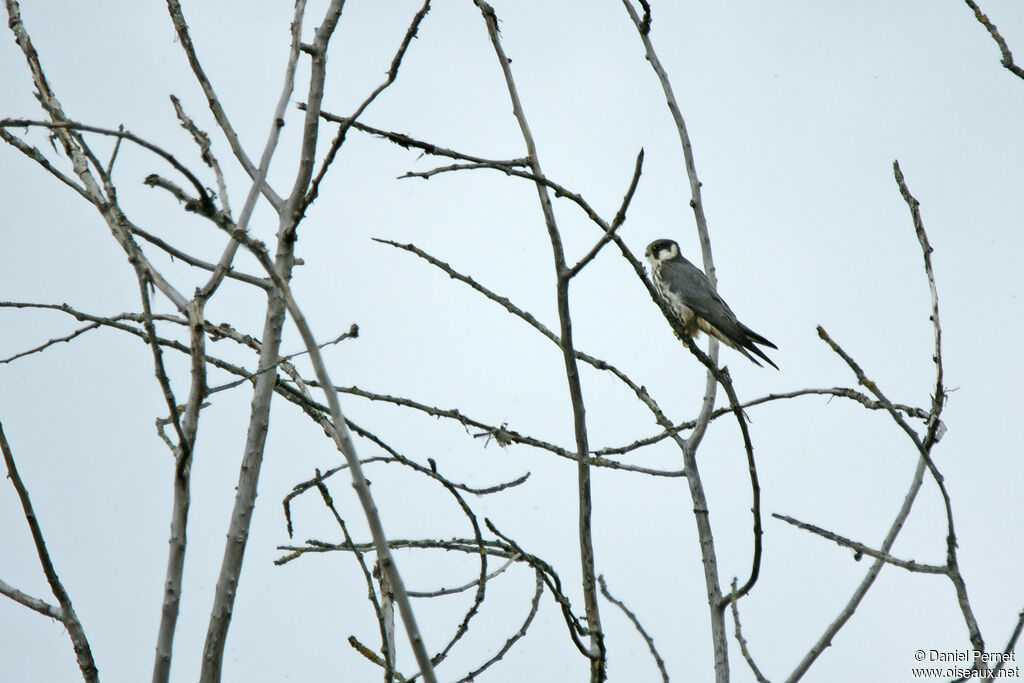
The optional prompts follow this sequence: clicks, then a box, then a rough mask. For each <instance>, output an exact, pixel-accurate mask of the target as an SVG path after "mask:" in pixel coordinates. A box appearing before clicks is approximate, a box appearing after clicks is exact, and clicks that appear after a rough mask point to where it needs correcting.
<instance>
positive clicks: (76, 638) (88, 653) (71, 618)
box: [0, 0, 99, 683]
mask: <svg viewBox="0 0 1024 683" xmlns="http://www.w3.org/2000/svg"><path fill="white" fill-rule="evenodd" d="M12 4H13V5H14V7H15V11H16V10H17V4H16V3H13V2H12V0H8V3H7V7H8V11H11V5H12ZM11 16H12V17H14V16H16V15H15V14H13V13H12V15H11ZM0 451H2V452H3V456H4V464H5V465H6V466H7V478H8V479H10V480H11V484H12V485H13V486H14V490H15V491H17V493H18V500H20V501H21V509H22V511H23V512H24V513H25V521H26V522H28V528H29V531H30V532H31V533H32V542H33V543H34V544H35V546H36V554H37V555H38V556H39V564H40V565H42V567H43V574H44V575H45V576H46V582H47V583H48V584H50V590H51V591H53V597H55V598H57V602H58V603H60V614H59V616H57V617H55V618H59V619H60V620H61V622H63V624H64V626H65V627H66V628H67V630H68V637H69V638H71V644H72V646H73V647H74V648H75V656H76V657H77V658H78V668H79V669H80V670H81V672H82V677H83V678H84V679H85V680H86V681H89V682H90V683H92V682H93V681H95V682H96V683H98V682H99V674H98V672H97V670H96V662H95V661H94V660H93V657H92V649H91V648H90V647H89V640H88V638H86V636H85V630H84V629H83V628H82V623H81V622H80V621H78V615H77V614H75V608H74V607H73V606H72V604H71V597H70V596H69V595H68V592H67V591H66V590H65V589H64V584H62V583H61V581H60V578H58V577H57V570H56V569H55V568H54V566H53V560H51V559H50V551H49V550H47V549H46V540H45V539H44V538H43V530H42V529H41V528H40V526H39V520H38V519H37V518H36V513H35V510H33V509H32V501H31V500H30V499H29V496H28V489H27V488H25V484H24V483H23V482H22V481H21V475H19V474H18V468H17V467H16V466H15V464H14V453H13V452H12V451H11V446H10V444H8V443H7V436H6V435H5V434H4V426H3V424H2V423H0ZM22 595H24V594H22ZM12 597H13V596H12ZM26 597H27V596H26ZM18 602H22V601H21V600H19V601H18ZM40 602H41V601H40ZM22 604H26V603H24V602H22ZM28 606H29V607H32V609H35V610H37V611H41V610H40V609H38V608H39V607H42V605H41V604H40V605H28ZM54 609H56V608H53V607H50V610H54ZM44 614H47V616H54V615H53V614H52V613H47V612H44Z"/></svg>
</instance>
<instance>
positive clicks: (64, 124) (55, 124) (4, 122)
mask: <svg viewBox="0 0 1024 683" xmlns="http://www.w3.org/2000/svg"><path fill="white" fill-rule="evenodd" d="M32 126H34V127H39V128H49V129H51V130H58V129H63V130H74V131H83V132H86V133H96V134H98V135H106V136H108V137H114V138H118V139H123V140H128V141H129V142H134V143H135V144H136V145H138V146H139V147H142V148H143V149H147V150H149V151H150V152H153V153H154V154H156V155H157V156H158V157H160V158H161V159H163V160H164V161H166V162H167V163H169V164H170V165H171V166H173V167H174V170H176V171H178V172H179V173H181V174H182V175H183V176H185V178H187V179H188V182H189V183H190V184H191V185H192V187H194V188H195V189H196V193H197V194H198V195H199V202H200V203H202V204H203V205H208V204H209V205H212V200H211V199H210V195H209V194H208V193H207V191H206V187H205V186H204V185H203V183H202V181H200V180H199V178H197V177H196V176H195V175H194V174H193V173H192V171H190V170H188V168H186V167H185V166H184V165H183V164H182V163H181V162H179V161H178V160H177V159H176V158H175V157H174V155H173V154H171V153H170V152H168V151H166V150H164V149H162V148H160V147H159V146H157V145H155V144H153V143H152V142H149V141H147V140H144V139H142V138H140V137H139V136H138V135H135V134H134V133H131V132H129V131H126V130H111V129H110V128H100V127H99V126H90V125H88V124H85V123H78V122H77V121H70V120H65V121H33V120H31V119H0V128H27V127H32ZM99 168H100V170H103V167H102V166H100V167H99ZM90 201H91V198H90Z"/></svg>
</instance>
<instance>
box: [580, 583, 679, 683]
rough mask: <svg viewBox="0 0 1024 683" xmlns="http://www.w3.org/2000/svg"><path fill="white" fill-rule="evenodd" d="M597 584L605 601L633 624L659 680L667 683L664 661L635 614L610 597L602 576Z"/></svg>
mask: <svg viewBox="0 0 1024 683" xmlns="http://www.w3.org/2000/svg"><path fill="white" fill-rule="evenodd" d="M597 582H598V584H600V586H601V594H602V595H604V597H605V599H607V600H608V602H610V603H612V604H613V605H615V606H616V607H618V608H619V609H621V610H622V613H623V614H625V615H626V617H627V618H628V619H629V620H630V621H631V622H633V626H634V628H636V630H637V633H639V634H640V637H642V638H643V639H644V641H645V642H646V643H647V647H648V649H650V651H651V657H653V658H654V663H655V664H656V665H657V666H658V671H660V672H661V680H663V681H665V683H668V671H666V670H665V660H663V659H662V658H661V655H659V654H658V650H657V648H655V647H654V638H652V637H651V636H650V634H648V633H647V630H646V629H644V627H643V625H642V624H641V623H640V619H638V618H637V616H636V614H634V613H633V611H632V610H631V609H629V608H628V607H626V603H624V602H622V601H621V600H619V599H617V598H615V597H614V596H612V594H611V593H609V592H608V584H607V583H605V581H604V574H602V575H600V576H598V577H597Z"/></svg>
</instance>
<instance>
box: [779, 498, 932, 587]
mask: <svg viewBox="0 0 1024 683" xmlns="http://www.w3.org/2000/svg"><path fill="white" fill-rule="evenodd" d="M772 517H774V518H775V519H781V520H782V521H783V522H786V523H787V524H792V525H793V526H795V527H797V528H798V529H803V530H804V531H809V532H811V533H812V534H816V535H818V536H821V537H822V538H827V539H828V540H830V541H832V542H833V543H835V544H836V545H839V546H842V547H844V548H849V549H851V550H853V551H854V552H855V554H854V556H853V558H854V559H855V560H860V558H861V556H863V555H868V556H870V557H874V558H875V559H878V560H882V561H883V562H886V563H887V564H891V565H892V566H894V567H900V568H902V569H906V570H907V571H908V572H917V573H919V574H945V573H946V567H943V566H940V565H935V564H921V563H920V562H915V561H914V560H901V559H899V558H897V557H893V556H892V555H890V554H889V553H887V552H881V551H879V550H875V549H874V548H872V547H870V546H867V545H864V544H863V543H858V542H857V541H852V540H850V539H848V538H846V537H845V536H840V535H839V534H836V533H833V532H831V531H828V530H826V529H822V528H821V527H819V526H815V525H814V524H808V523H807V522H801V521H800V520H798V519H794V518H792V517H790V516H788V515H780V514H776V513H774V512H773V513H772Z"/></svg>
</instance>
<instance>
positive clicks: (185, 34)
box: [167, 0, 305, 211]
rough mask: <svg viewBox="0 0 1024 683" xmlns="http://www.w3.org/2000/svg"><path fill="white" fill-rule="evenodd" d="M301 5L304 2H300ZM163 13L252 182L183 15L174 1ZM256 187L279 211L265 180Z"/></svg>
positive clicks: (253, 175)
mask: <svg viewBox="0 0 1024 683" xmlns="http://www.w3.org/2000/svg"><path fill="white" fill-rule="evenodd" d="M302 4H305V3H304V2H303V3H302ZM167 11H168V13H169V14H170V15H171V23H172V24H174V30H175V32H177V34H178V42H179V43H181V48H182V49H183V50H184V51H185V56H186V57H187V58H188V63H189V66H191V67H192V73H193V74H195V77H196V80H197V81H198V82H199V85H200V87H202V89H203V93H204V94H205V95H206V102H207V104H209V106H210V111H211V112H213V117H214V118H215V119H216V120H217V125H218V126H220V129H221V130H222V131H223V132H224V137H225V138H227V141H228V145H229V146H230V147H231V151H232V152H234V154H235V158H236V159H238V162H239V163H240V164H241V165H242V168H243V169H245V172H246V173H247V174H248V175H249V177H250V178H252V179H254V180H255V179H256V177H257V176H258V175H259V170H258V169H257V167H256V165H255V164H253V163H252V160H251V159H249V156H248V155H247V154H246V153H245V150H244V149H243V148H242V143H241V142H239V140H238V134H237V133H235V129H234V128H233V127H232V126H231V122H230V121H229V120H228V115H227V113H225V111H224V107H222V106H221V104H220V100H219V99H217V94H216V93H215V92H214V90H213V85H212V84H211V83H210V79H209V78H208V77H207V76H206V72H205V71H203V67H202V65H201V64H200V63H199V57H198V56H197V55H196V50H195V46H194V45H193V44H192V36H191V35H190V34H189V30H188V24H186V23H185V16H184V14H182V11H181V4H180V3H179V2H178V0H167ZM292 31H293V33H294V31H295V26H294V23H293V26H292ZM258 185H259V187H260V191H261V192H262V193H263V195H264V196H265V197H266V198H267V201H269V202H270V205H271V206H273V207H274V209H275V210H278V211H279V210H280V209H281V206H282V205H283V204H284V200H283V199H282V198H281V197H280V196H279V195H278V194H277V193H276V192H274V189H273V188H272V187H270V185H268V184H267V182H266V180H263V181H261V182H260V183H258Z"/></svg>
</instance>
